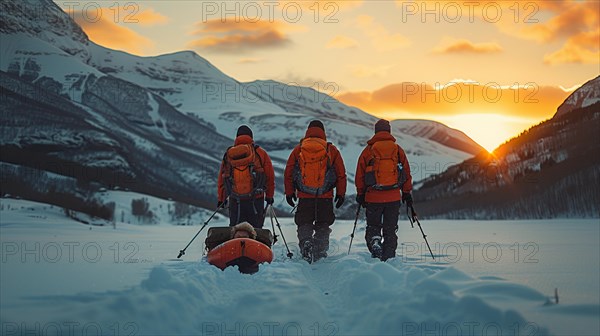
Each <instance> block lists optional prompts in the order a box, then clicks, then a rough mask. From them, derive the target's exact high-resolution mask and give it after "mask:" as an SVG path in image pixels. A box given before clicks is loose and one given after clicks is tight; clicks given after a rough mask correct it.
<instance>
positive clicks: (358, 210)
mask: <svg viewBox="0 0 600 336" xmlns="http://www.w3.org/2000/svg"><path fill="white" fill-rule="evenodd" d="M360 207H361V205H360V204H359V205H358V209H356V218H355V219H354V228H353V229H352V234H351V235H350V246H348V254H350V249H351V248H352V241H353V240H354V232H355V231H356V223H357V222H358V216H360Z"/></svg>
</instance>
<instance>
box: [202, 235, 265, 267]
mask: <svg viewBox="0 0 600 336" xmlns="http://www.w3.org/2000/svg"><path fill="white" fill-rule="evenodd" d="M207 260H208V263H209V264H211V265H215V266H217V267H218V268H220V269H225V268H226V267H228V266H234V265H237V266H239V268H240V271H242V273H247V272H245V271H244V270H248V273H254V272H256V271H258V265H259V264H261V263H264V262H268V263H270V262H271V261H273V251H271V249H270V248H269V247H268V246H267V245H265V244H263V243H261V242H259V241H257V240H254V239H250V238H236V239H231V240H228V241H226V242H224V243H223V244H221V245H219V246H217V247H215V248H214V249H212V250H210V251H209V252H208V255H207Z"/></svg>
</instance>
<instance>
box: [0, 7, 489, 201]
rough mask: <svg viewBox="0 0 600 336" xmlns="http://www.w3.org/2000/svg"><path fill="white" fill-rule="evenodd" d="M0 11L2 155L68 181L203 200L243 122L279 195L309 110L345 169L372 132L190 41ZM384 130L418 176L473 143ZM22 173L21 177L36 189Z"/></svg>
mask: <svg viewBox="0 0 600 336" xmlns="http://www.w3.org/2000/svg"><path fill="white" fill-rule="evenodd" d="M0 12H1V14H0V15H1V17H2V24H1V25H0V33H1V35H0V38H1V41H2V50H1V55H0V56H1V57H0V85H1V88H2V90H3V92H4V93H6V99H4V100H3V102H2V104H1V105H0V110H1V111H2V126H1V127H2V138H1V139H0V145H1V148H2V153H3V154H2V161H3V162H6V163H10V164H13V165H16V166H21V167H22V168H23V169H24V170H27V171H28V169H33V170H34V171H42V172H43V171H49V172H53V173H56V174H60V175H64V176H67V177H71V178H74V179H76V180H77V181H80V182H81V183H79V184H78V187H79V188H78V189H77V190H75V189H72V190H71V192H73V193H77V194H83V193H85V192H84V190H82V188H81V187H82V185H83V184H85V183H92V184H90V185H89V186H87V188H88V189H89V190H88V191H91V192H93V191H94V190H97V189H98V188H102V187H108V188H116V187H119V188H127V189H130V190H133V191H137V192H140V193H144V194H148V195H153V196H156V197H162V198H164V199H168V198H172V199H173V200H178V201H182V202H187V203H192V204H196V205H199V206H205V207H211V206H212V205H213V204H214V200H215V197H216V196H215V189H216V187H215V184H216V175H217V170H218V166H219V162H220V160H221V158H222V153H223V151H224V150H225V148H227V146H229V145H230V144H231V143H232V141H233V140H232V138H233V137H234V136H235V131H236V129H237V127H238V126H239V125H240V124H242V123H247V124H249V125H250V126H251V127H252V128H253V129H254V133H255V139H256V141H257V143H258V144H259V145H261V146H263V147H265V148H266V149H267V150H268V151H269V153H270V155H271V156H272V159H273V161H274V166H275V169H276V177H277V185H278V186H277V188H278V194H279V195H278V196H281V194H282V188H283V183H282V182H281V181H282V175H283V168H284V164H285V161H286V159H287V156H288V155H289V153H290V151H291V149H292V148H293V146H294V145H295V144H297V143H298V141H299V140H300V139H301V137H302V136H303V135H304V131H305V129H306V125H307V124H308V122H309V121H310V120H311V119H315V118H319V119H321V120H322V121H323V122H324V124H325V125H326V128H327V134H328V137H329V140H330V141H332V142H333V143H335V144H336V145H337V146H338V147H339V148H340V149H341V151H342V154H343V157H344V160H345V162H346V167H347V170H348V173H349V177H350V181H352V178H353V174H354V170H355V167H356V162H357V159H358V155H359V153H360V151H361V150H362V147H363V146H364V145H365V143H366V141H367V140H368V139H369V138H370V137H371V136H372V134H373V130H372V127H373V126H372V125H373V124H374V123H375V121H376V118H375V117H373V116H371V115H369V114H367V113H365V112H363V111H361V110H359V109H357V108H353V107H349V106H346V105H344V104H342V103H340V102H339V101H337V100H336V99H334V98H333V97H330V96H328V95H326V94H323V93H321V92H318V91H316V90H314V89H311V88H305V87H298V86H291V85H287V84H284V83H279V82H275V81H255V82H250V83H240V82H238V81H236V80H235V79H233V78H231V77H229V76H227V75H225V74H224V73H223V72H221V71H220V70H219V69H217V68H216V67H214V66H213V65H212V64H210V63H209V62H208V61H207V60H206V59H204V58H202V57H200V56H199V55H197V54H195V53H193V52H190V51H185V52H178V53H173V54H168V55H161V56H156V57H140V56H135V55H131V54H128V53H125V52H121V51H116V50H111V49H108V48H105V47H102V46H100V45H97V44H95V43H93V42H92V41H90V40H89V39H88V37H87V35H86V34H85V33H84V32H83V31H82V30H81V28H80V27H79V26H78V25H77V24H76V23H75V22H74V21H72V20H71V18H70V17H69V16H68V15H67V14H66V13H64V12H63V11H62V10H61V9H60V8H59V7H58V6H56V5H55V4H54V3H53V2H52V1H50V0H44V1H34V0H28V1H18V2H17V1H2V2H0ZM393 133H394V135H395V136H396V137H397V138H398V140H399V143H400V144H401V145H402V146H403V147H404V148H405V150H406V152H407V154H408V155H409V160H410V161H411V165H412V166H413V175H414V179H415V180H416V181H419V180H422V179H424V178H426V177H428V176H430V175H432V174H436V173H440V172H442V171H443V169H444V168H445V167H447V166H449V165H451V164H454V163H457V162H461V161H462V160H464V159H466V158H468V157H470V156H472V154H474V153H476V152H477V149H478V148H480V147H479V145H477V144H476V143H475V142H474V141H472V140H471V139H469V138H468V137H467V136H465V135H464V134H462V133H460V132H457V131H455V130H451V129H449V128H447V127H445V126H443V125H441V124H434V123H428V122H425V121H420V122H419V123H417V124H415V123H414V122H411V121H407V122H406V123H405V122H403V121H395V122H394V127H393ZM72 167H74V168H72ZM26 168H27V169H26ZM90 172H92V173H90ZM25 175H26V174H25ZM16 176H21V177H22V176H24V174H17V175H16ZM25 179H26V180H27V181H18V182H21V187H23V185H24V184H26V185H27V186H28V188H29V189H30V190H33V191H36V190H38V191H39V190H40V189H39V188H35V187H34V186H35V185H36V181H35V180H34V179H32V178H25ZM84 182H85V183H84ZM21 187H20V184H19V183H16V184H15V185H14V186H13V188H12V189H9V188H8V187H7V186H5V185H3V189H2V194H4V193H11V194H18V193H19V191H20V190H21ZM46 187H47V188H51V187H52V186H46ZM53 188H57V186H53ZM90 188H91V189H90ZM59 189H60V188H59ZM84 189H85V188H84ZM352 191H353V188H349V192H350V193H351V192H352ZM40 193H42V192H41V191H40V192H38V193H37V194H36V195H37V196H38V197H41V198H42V199H48V198H49V197H48V195H47V194H44V195H45V196H44V195H41V194H40ZM42 196H43V197H42ZM38 199H39V198H38ZM51 199H56V198H51ZM281 199H282V197H278V201H277V203H276V204H279V205H283V204H284V203H283V202H282V201H281ZM346 210H347V209H346Z"/></svg>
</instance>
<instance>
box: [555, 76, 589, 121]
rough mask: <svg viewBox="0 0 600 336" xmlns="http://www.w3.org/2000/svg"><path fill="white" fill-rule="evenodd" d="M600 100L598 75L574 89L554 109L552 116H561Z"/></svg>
mask: <svg viewBox="0 0 600 336" xmlns="http://www.w3.org/2000/svg"><path fill="white" fill-rule="evenodd" d="M599 101H600V76H598V77H596V78H594V79H592V80H590V81H588V82H587V83H585V84H583V85H582V86H581V87H580V88H579V89H577V90H575V92H573V93H572V94H571V95H570V96H569V97H568V98H567V99H566V100H565V101H564V102H563V103H562V104H561V105H560V106H559V107H558V109H557V110H556V114H555V115H554V117H560V116H563V115H565V114H567V113H569V112H571V111H573V110H575V109H578V108H582V107H587V106H590V105H592V104H594V103H596V102H599Z"/></svg>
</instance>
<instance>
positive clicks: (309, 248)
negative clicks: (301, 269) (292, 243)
mask: <svg viewBox="0 0 600 336" xmlns="http://www.w3.org/2000/svg"><path fill="white" fill-rule="evenodd" d="M302 259H304V260H306V261H307V262H308V263H309V264H312V262H313V243H312V240H310V239H309V240H307V241H305V242H304V245H302Z"/></svg>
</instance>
